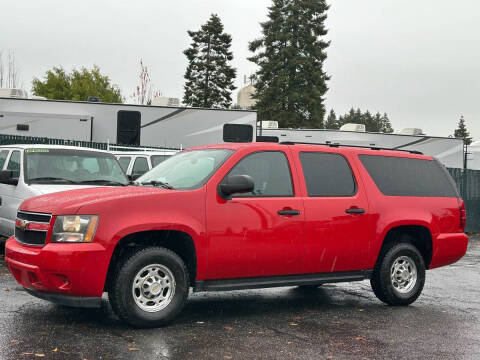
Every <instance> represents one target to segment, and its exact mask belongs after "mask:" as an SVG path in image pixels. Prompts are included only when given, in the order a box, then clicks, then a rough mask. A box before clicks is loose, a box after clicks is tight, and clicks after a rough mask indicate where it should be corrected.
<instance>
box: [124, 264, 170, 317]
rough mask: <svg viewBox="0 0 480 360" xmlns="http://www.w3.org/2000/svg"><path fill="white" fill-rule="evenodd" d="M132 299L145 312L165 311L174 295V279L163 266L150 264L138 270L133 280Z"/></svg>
mask: <svg viewBox="0 0 480 360" xmlns="http://www.w3.org/2000/svg"><path fill="white" fill-rule="evenodd" d="M132 294H133V299H134V300H135V303H136V304H137V306H138V307H139V308H140V309H142V310H144V311H146V312H157V311H160V310H163V309H165V308H166V307H167V306H168V304H170V303H171V301H172V299H173V296H174V295H175V278H174V277H173V273H172V272H171V271H170V269H169V268H167V267H166V266H165V265H160V264H152V265H148V266H145V267H144V268H143V269H142V270H140V271H139V272H138V273H137V275H135V278H134V280H133V285H132Z"/></svg>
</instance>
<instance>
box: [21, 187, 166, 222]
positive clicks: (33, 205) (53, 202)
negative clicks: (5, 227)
mask: <svg viewBox="0 0 480 360" xmlns="http://www.w3.org/2000/svg"><path fill="white" fill-rule="evenodd" d="M166 191H172V190H166V189H162V188H154V187H150V186H112V187H90V188H87V189H85V188H83V189H77V190H71V191H61V192H55V193H51V194H46V195H40V196H35V197H33V198H30V199H27V200H25V201H24V202H23V203H22V204H21V205H20V208H19V209H20V210H23V211H32V212H41V213H48V214H53V215H61V214H75V213H77V211H78V210H79V209H80V207H82V206H84V205H91V204H94V203H96V202H104V201H111V200H115V199H121V198H125V197H138V196H148V195H152V194H158V193H160V192H166Z"/></svg>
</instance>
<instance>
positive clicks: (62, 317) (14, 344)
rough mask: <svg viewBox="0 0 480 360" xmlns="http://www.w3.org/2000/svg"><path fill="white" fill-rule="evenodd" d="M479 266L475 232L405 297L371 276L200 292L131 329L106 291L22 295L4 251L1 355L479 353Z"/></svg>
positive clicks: (247, 356) (177, 356)
mask: <svg viewBox="0 0 480 360" xmlns="http://www.w3.org/2000/svg"><path fill="white" fill-rule="evenodd" d="M479 266H480V239H479V238H472V239H471V241H470V246H469V250H468V253H467V255H466V256H465V257H464V258H463V259H462V260H461V261H460V262H458V263H456V264H454V265H451V266H448V267H445V268H441V269H436V270H432V271H429V272H427V281H426V285H425V289H424V291H423V294H422V295H421V296H420V298H419V299H418V300H417V301H416V302H415V303H414V304H413V305H411V306H408V307H389V306H386V305H384V304H382V303H381V302H380V301H379V300H377V299H376V298H375V296H374V295H373V293H372V291H371V290H370V283H369V282H368V281H364V282H358V283H349V284H334V285H324V286H322V287H320V288H319V289H317V290H314V291H302V290H300V289H298V288H292V287H290V288H278V289H267V290H251V291H233V292H224V293H197V294H192V295H191V296H190V298H189V301H188V303H187V305H186V307H185V310H184V311H183V313H182V314H181V315H180V317H179V318H177V319H176V321H174V322H173V323H172V324H171V325H169V326H167V327H164V328H159V329H147V330H145V329H141V330H138V329H132V328H130V327H128V326H126V325H124V324H123V323H121V322H120V321H119V320H118V319H117V318H116V317H115V315H114V314H113V313H112V310H111V308H110V306H109V304H108V301H107V299H105V301H104V302H103V306H102V308H101V309H95V310H88V309H72V308H67V307H62V306H57V305H54V304H50V303H48V302H45V301H43V300H40V299H36V298H34V297H32V296H30V295H28V294H27V293H26V292H25V291H24V290H23V289H22V288H21V287H19V286H18V285H17V284H16V283H15V281H14V280H13V278H12V277H11V276H10V275H9V273H8V272H7V270H6V269H5V265H4V259H3V255H2V257H1V258H0V309H1V310H0V329H1V331H0V359H39V358H43V359H480V290H479V286H480V270H479ZM85 281H88V279H85Z"/></svg>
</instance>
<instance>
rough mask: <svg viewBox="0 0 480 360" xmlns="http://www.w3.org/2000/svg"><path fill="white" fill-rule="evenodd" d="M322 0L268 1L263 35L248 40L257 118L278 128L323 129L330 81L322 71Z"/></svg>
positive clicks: (324, 46)
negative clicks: (255, 71)
mask: <svg viewBox="0 0 480 360" xmlns="http://www.w3.org/2000/svg"><path fill="white" fill-rule="evenodd" d="M327 10H328V5H327V3H326V1H325V0H295V1H292V0H273V4H272V5H271V6H270V8H269V14H268V17H269V19H268V21H266V22H264V23H262V24H261V26H262V34H263V36H262V37H261V38H260V39H257V40H254V41H252V42H251V43H250V51H252V52H253V53H254V55H253V56H252V57H250V58H249V60H250V61H252V62H254V63H255V64H257V65H258V67H259V69H258V71H257V73H256V83H255V87H256V94H255V99H257V105H256V108H257V111H258V117H259V119H260V120H276V121H278V122H279V125H280V126H281V127H301V128H322V125H323V120H324V116H325V105H324V96H325V93H326V92H327V90H328V87H327V81H328V80H329V79H330V78H329V77H328V75H327V74H326V73H325V71H324V70H323V63H324V61H325V59H326V58H327V53H326V49H327V48H328V46H329V44H330V43H329V42H328V41H325V40H324V39H323V37H324V36H325V35H327V29H326V27H325V20H326V18H327V15H326V12H327Z"/></svg>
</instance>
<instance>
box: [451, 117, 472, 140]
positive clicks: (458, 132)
mask: <svg viewBox="0 0 480 360" xmlns="http://www.w3.org/2000/svg"><path fill="white" fill-rule="evenodd" d="M453 136H455V137H457V138H463V139H465V144H467V145H470V144H471V143H472V138H471V137H470V133H469V132H468V131H467V126H466V125H465V119H464V118H463V115H462V116H461V117H460V121H459V122H458V128H457V129H455V132H454V134H453Z"/></svg>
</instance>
